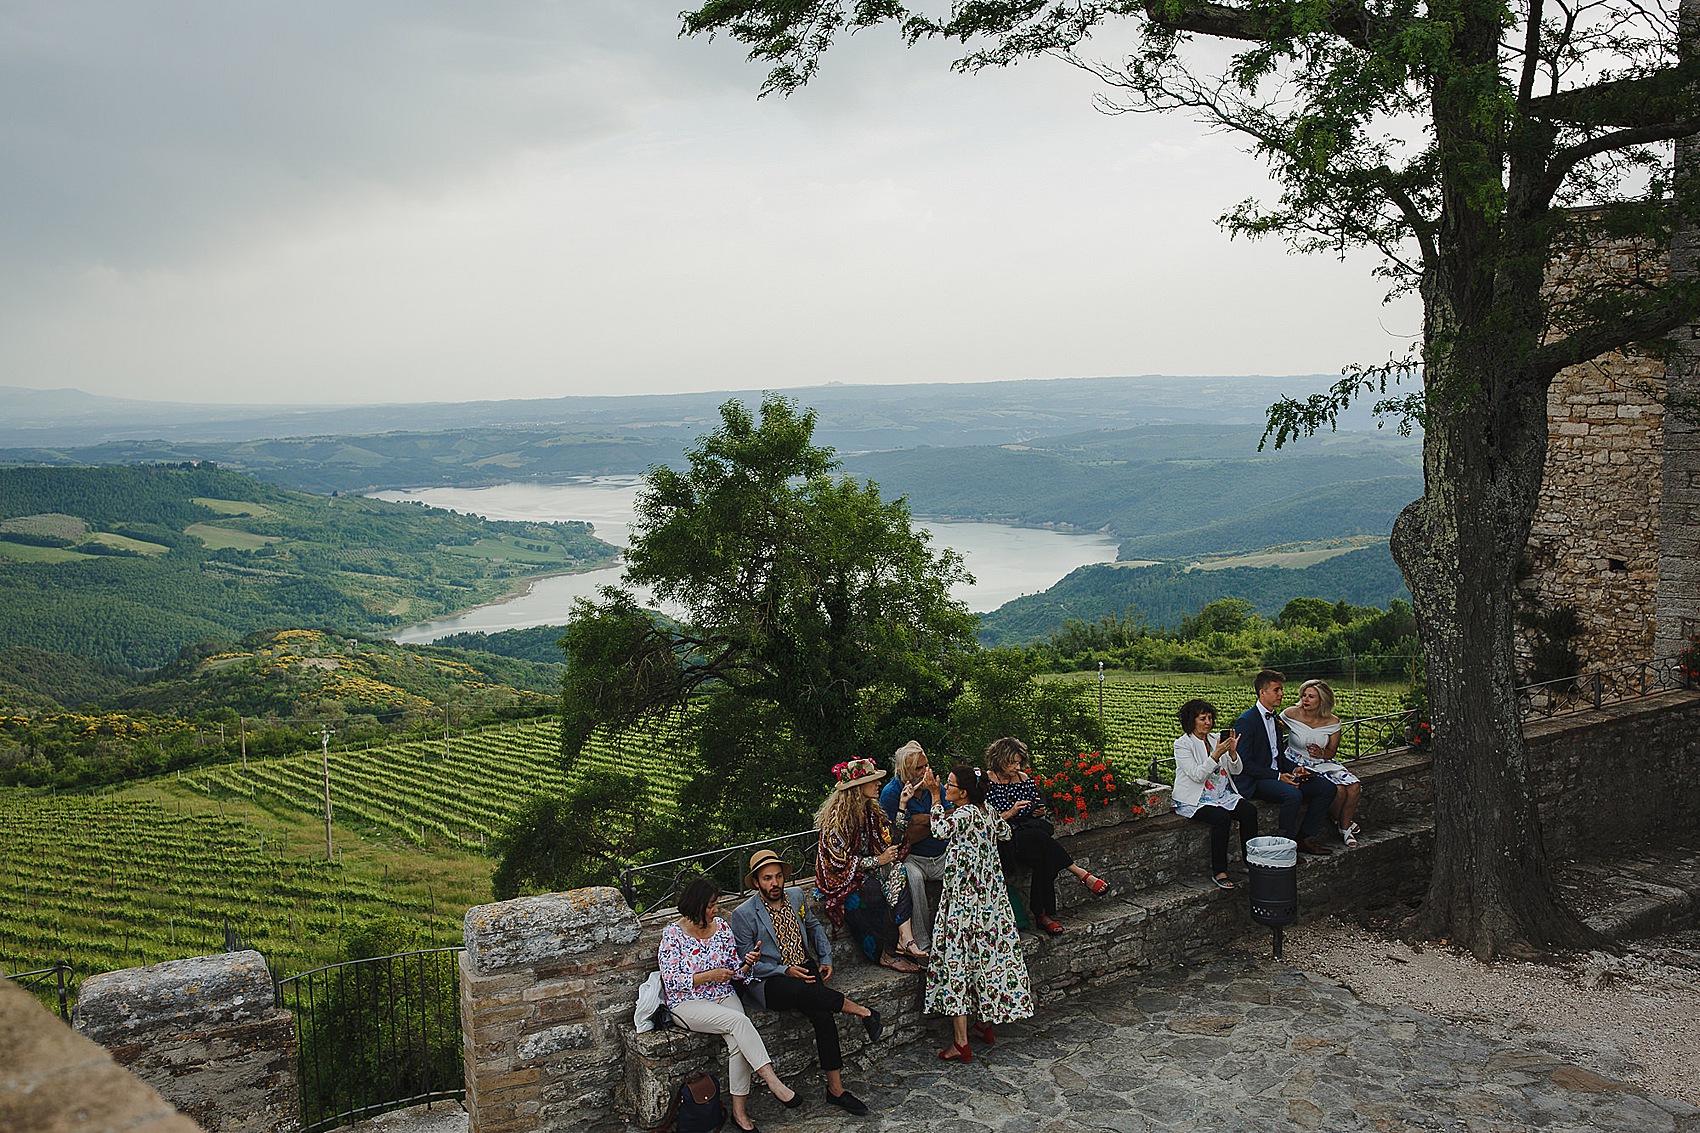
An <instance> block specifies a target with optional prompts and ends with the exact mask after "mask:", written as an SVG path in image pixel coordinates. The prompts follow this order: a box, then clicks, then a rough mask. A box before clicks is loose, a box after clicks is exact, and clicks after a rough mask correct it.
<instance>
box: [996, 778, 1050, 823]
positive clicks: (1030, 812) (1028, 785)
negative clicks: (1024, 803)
mask: <svg viewBox="0 0 1700 1133" xmlns="http://www.w3.org/2000/svg"><path fill="white" fill-rule="evenodd" d="M1022 799H1027V800H1028V801H1030V802H1031V803H1032V804H1033V805H1032V806H1030V807H1028V808H1027V809H1026V810H1024V811H1022V812H1021V813H1020V814H1017V815H1013V816H1011V819H1010V821H1016V820H1018V819H1020V818H1023V817H1031V818H1049V817H1050V811H1048V810H1046V809H1045V800H1043V799H1041V798H1040V797H1039V784H1038V783H1036V782H1034V781H1033V779H1032V778H1031V777H1030V776H1026V775H1023V776H1022V777H1021V779H1020V780H1019V781H1017V782H1014V783H999V782H997V781H996V780H994V779H992V778H991V776H987V777H986V805H987V806H988V807H990V808H991V811H992V813H993V814H996V815H1002V814H1003V813H1004V812H1005V811H1007V810H1009V808H1010V807H1012V806H1014V805H1015V804H1016V803H1018V802H1020V801H1021V800H1022Z"/></svg>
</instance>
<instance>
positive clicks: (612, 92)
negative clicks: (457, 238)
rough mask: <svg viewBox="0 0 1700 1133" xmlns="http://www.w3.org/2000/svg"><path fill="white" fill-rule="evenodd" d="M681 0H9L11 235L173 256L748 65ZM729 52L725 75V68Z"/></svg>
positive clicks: (42, 245)
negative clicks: (694, 40) (685, 17)
mask: <svg viewBox="0 0 1700 1133" xmlns="http://www.w3.org/2000/svg"><path fill="white" fill-rule="evenodd" d="M665 13H666V10H665V6H648V5H639V4H633V3H629V2H621V0H609V2H597V0H568V2H557V3H547V2H530V3H518V2H512V0H506V2H495V3H478V4H466V3H450V2H446V0H437V2H419V0H379V2H361V3H329V2H325V0H317V2H312V0H309V2H305V3H303V2H299V0H290V2H279V0H269V2H264V3H237V4H229V3H219V2H200V3H196V2H186V0H152V2H148V3H131V2H125V0H108V2H105V3H73V4H66V3H61V2H57V0H47V2H41V3H26V4H23V5H11V6H9V15H8V19H7V21H6V23H5V25H4V27H3V28H0V101H3V104H4V105H5V106H6V107H7V108H8V109H7V114H6V116H5V118H4V120H3V121H0V182H3V184H4V185H5V195H6V199H7V202H8V203H7V208H6V209H5V210H4V213H3V214H0V241H3V242H4V246H5V247H6V249H7V251H8V255H9V257H10V258H11V259H12V261H13V264H14V269H15V267H16V265H17V263H18V261H19V260H20V259H22V260H24V261H27V262H32V263H34V264H35V265H36V266H37V267H38V268H46V267H50V266H58V267H61V268H64V267H78V266H82V265H86V264H94V263H99V264H107V265H111V266H114V267H117V268H119V269H120V270H132V269H136V268H145V267H149V266H152V265H154V264H156V263H159V262H161V261H170V260H173V259H176V258H177V257H179V256H181V255H183V254H185V253H188V254H193V253H194V252H195V251H197V250H202V249H205V248H206V247H207V246H209V245H211V244H216V243H219V242H222V241H227V240H230V239H232V238H239V233H240V232H241V231H242V230H243V229H246V228H257V229H261V230H264V229H266V228H269V227H273V226H278V225H287V224H289V223H290V222H291V220H292V218H293V216H294V215H295V214H296V213H298V212H299V211H300V210H304V209H311V208H313V207H315V205H317V204H318V203H320V202H322V201H323V200H324V199H325V198H326V197H328V196H335V195H337V194H341V193H348V192H356V191H359V190H361V189H363V188H367V187H371V186H382V187H388V188H396V187H400V188H403V189H405V190H407V191H414V192H419V191H430V190H431V189H432V188H433V187H434V186H439V185H441V184H443V183H445V182H452V181H454V180H455V179H457V178H462V177H466V176H468V175H469V174H473V173H476V172H477V171H478V170H479V169H480V168H481V167H483V166H484V165H485V164H487V163H488V162H490V161H492V160H495V159H499V158H502V157H504V156H506V155H508V154H511V153H512V152H514V151H515V150H516V149H522V148H525V147H528V146H545V145H547V146H560V145H572V144H584V143H588V142H592V141H594V140H596V139H598V138H602V137H607V136H609V135H610V134H612V133H614V132H616V131H618V130H619V129H621V128H623V127H624V126H626V125H629V123H630V122H631V120H632V116H633V113H634V110H635V108H637V107H641V106H642V105H643V104H644V103H645V102H646V101H649V100H653V99H656V98H659V97H664V96H668V95H676V94H677V93H678V92H679V90H680V88H681V87H685V86H689V85H692V84H702V83H709V84H714V83H716V82H718V83H722V84H727V85H729V84H731V83H734V82H737V81H740V80H747V78H748V76H747V75H744V74H739V73H738V71H737V68H736V67H735V66H734V65H733V63H734V61H732V60H728V59H725V58H724V57H723V56H722V57H716V56H715V55H714V54H712V53H709V52H703V51H698V50H692V49H690V47H689V46H687V45H676V44H674V42H673V36H674V32H675V28H676V23H675V21H674V19H673V18H672V17H671V16H670V15H667V14H665ZM717 67H718V69H719V71H720V72H721V74H720V75H719V76H718V77H716V76H715V75H714V72H715V70H716V68H717Z"/></svg>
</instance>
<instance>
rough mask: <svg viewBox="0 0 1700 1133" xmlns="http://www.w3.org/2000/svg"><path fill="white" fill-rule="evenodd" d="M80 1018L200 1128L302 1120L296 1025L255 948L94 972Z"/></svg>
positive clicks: (235, 1129)
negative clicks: (276, 998) (278, 1003)
mask: <svg viewBox="0 0 1700 1133" xmlns="http://www.w3.org/2000/svg"><path fill="white" fill-rule="evenodd" d="M73 1023H74V1025H75V1026H76V1027H77V1029H78V1030H80V1031H82V1032H83V1033H84V1034H85V1035H87V1036H88V1037H89V1038H90V1039H92V1040H94V1041H95V1042H98V1043H100V1044H101V1045H102V1046H104V1047H106V1048H107V1049H108V1050H109V1051H111V1053H112V1057H113V1059H114V1061H116V1062H117V1063H118V1065H120V1066H123V1067H125V1068H126V1069H128V1070H130V1071H131V1072H132V1073H134V1074H135V1075H136V1076H137V1077H139V1078H140V1079H142V1081H144V1082H146V1083H147V1084H148V1085H150V1086H152V1087H154V1088H155V1089H157V1090H158V1091H159V1092H160V1094H161V1095H163V1096H164V1097H165V1098H166V1099H167V1100H168V1101H170V1102H171V1103H172V1104H173V1105H174V1106H176V1107H177V1109H178V1110H180V1111H181V1112H182V1113H184V1114H186V1115H187V1116H189V1117H191V1118H193V1119H194V1120H195V1122H196V1123H197V1124H199V1125H200V1126H201V1128H203V1129H206V1130H211V1131H213V1133H292V1131H294V1130H296V1129H298V1128H300V1105H301V1099H300V1093H299V1086H298V1082H297V1077H296V1057H297V1048H296V1041H295V1023H294V1019H293V1018H292V1017H291V1016H290V1014H289V1012H287V1011H281V1010H279V1009H277V1008H276V1007H275V1006H274V1005H273V993H272V983H271V975H270V973H269V972H268V971H267V970H266V963H265V960H264V959H263V958H262V957H261V956H260V954H259V953H258V952H251V951H250V952H231V953H227V954H224V955H219V956H201V957H196V958H193V959H188V960H170V961H167V962H166V963H163V964H154V965H152V966H150V967H146V968H129V969H126V970H124V971H120V972H108V973H106V974H105V975H99V976H91V977H89V978H88V979H87V980H85V981H84V982H83V985H82V988H81V990H80V992H79V993H78V996H77V1007H76V1011H75V1014H74V1016H73Z"/></svg>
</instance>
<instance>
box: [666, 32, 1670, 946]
mask: <svg viewBox="0 0 1700 1133" xmlns="http://www.w3.org/2000/svg"><path fill="white" fill-rule="evenodd" d="M936 10H937V9H931V8H929V10H927V11H918V10H914V9H911V8H909V7H907V6H906V5H904V4H903V3H901V2H900V0H709V2H708V3H705V4H703V5H702V6H701V7H700V8H698V9H696V10H695V11H690V12H686V13H685V14H684V17H683V19H684V25H683V30H684V32H685V33H687V34H698V33H708V34H713V33H722V32H723V33H726V34H729V35H731V36H733V37H734V38H736V39H738V40H740V41H741V42H743V43H745V44H747V45H749V47H750V49H751V50H750V54H751V58H752V59H754V60H757V61H759V62H762V63H764V64H767V65H769V66H770V67H771V70H770V71H769V73H768V77H767V82H766V85H765V87H764V88H763V91H764V93H767V92H772V91H779V92H785V93H789V92H791V91H794V90H796V89H797V88H799V87H801V86H802V85H803V84H805V83H807V81H808V80H809V79H810V78H811V77H812V76H813V75H814V74H815V73H816V71H817V69H818V67H819V65H820V61H821V58H822V56H823V55H824V53H825V52H826V51H827V50H828V49H829V47H830V46H831V45H832V44H833V43H834V42H835V41H836V40H837V39H838V38H839V36H840V35H841V34H843V33H845V32H846V31H854V30H859V29H864V28H869V27H873V26H875V25H879V24H892V25H895V26H896V27H897V28H899V29H900V30H901V33H902V34H903V35H904V36H905V37H906V38H907V39H908V40H909V41H910V42H915V41H917V40H920V39H923V38H941V39H949V40H957V41H960V42H961V43H962V44H963V45H964V48H965V53H964V54H963V56H962V57H961V58H960V59H959V61H958V63H957V66H958V67H960V68H963V69H967V70H973V69H977V68H981V67H986V66H999V65H1004V64H1009V63H1013V62H1016V61H1018V60H1021V59H1025V58H1028V57H1031V56H1035V55H1041V54H1055V55H1061V56H1063V57H1065V58H1068V59H1070V60H1071V61H1073V62H1074V63H1075V64H1076V65H1078V66H1081V67H1083V68H1085V69H1087V70H1089V71H1091V72H1092V73H1094V74H1096V75H1097V76H1098V77H1099V78H1100V79H1102V80H1103V81H1104V83H1105V84H1106V87H1105V93H1104V95H1103V97H1102V98H1101V100H1100V101H1101V105H1102V106H1103V107H1104V108H1106V109H1110V110H1116V111H1126V112H1133V113H1140V112H1160V111H1178V112H1181V113H1186V114H1191V115H1194V116H1196V117H1197V118H1198V119H1200V120H1201V121H1202V122H1203V123H1204V124H1206V125H1207V126H1209V127H1211V128H1215V129H1225V130H1228V131H1232V132H1234V133H1236V134H1237V135H1239V136H1240V137H1242V138H1243V139H1245V140H1246V142H1247V144H1248V146H1249V148H1250V149H1251V150H1252V152H1253V153H1255V154H1256V155H1257V156H1258V157H1259V158H1261V159H1262V160H1263V161H1264V162H1265V163H1266V164H1267V165H1268V167H1269V169H1270V172H1271V174H1272V175H1273V177H1274V180H1275V182H1276V183H1277V185H1278V186H1279V196H1278V199H1276V200H1275V201H1273V202H1268V203H1262V202H1257V201H1245V202H1243V203H1241V204H1240V205H1239V206H1237V207H1235V208H1233V209H1232V210H1230V211H1229V212H1228V213H1227V214H1226V215H1225V216H1224V217H1223V218H1222V220H1223V223H1224V225H1225V226H1226V227H1227V228H1228V230H1229V231H1230V232H1232V233H1235V234H1241V235H1246V236H1252V237H1259V236H1276V237H1279V238H1282V239H1284V240H1286V241H1287V242H1288V243H1289V245H1290V246H1291V247H1292V248H1293V249H1294V250H1296V251H1300V252H1329V253H1339V252H1342V251H1344V250H1345V249H1347V248H1352V247H1367V248H1369V249H1372V250H1374V251H1376V252H1378V253H1379V254H1380V267H1379V269H1378V270H1379V273H1380V275H1381V277H1382V278H1383V279H1384V280H1385V281H1386V284H1387V286H1388V288H1389V290H1390V291H1391V292H1393V293H1400V292H1408V291H1415V292H1416V293H1417V294H1419V295H1420V296H1421V299H1422V302H1423V312H1424V321H1423V332H1422V336H1421V340H1420V342H1419V343H1418V344H1417V345H1416V347H1415V349H1414V350H1413V352H1412V353H1411V354H1410V355H1408V356H1404V357H1396V358H1394V359H1392V360H1390V361H1389V362H1387V363H1385V364H1375V365H1367V366H1360V367H1357V368H1354V369H1352V370H1349V371H1348V372H1347V373H1346V375H1345V376H1344V378H1343V379H1342V380H1341V381H1340V382H1339V383H1338V384H1336V385H1335V386H1334V388H1333V389H1331V390H1330V391H1328V392H1327V393H1322V394H1317V395H1314V396H1311V397H1309V398H1308V399H1306V400H1303V401H1300V400H1297V399H1292V398H1288V399H1284V400H1283V401H1281V402H1280V403H1278V404H1277V405H1276V406H1275V407H1274V408H1273V409H1272V410H1271V414H1270V421H1269V428H1268V431H1267V432H1266V434H1265V439H1266V441H1273V442H1274V443H1275V444H1276V445H1277V446H1280V445H1282V444H1284V443H1287V442H1288V441H1291V440H1293V439H1295V438H1298V437H1302V436H1305V435H1307V434H1309V433H1312V432H1315V431H1316V430H1318V429H1320V428H1326V427H1330V426H1331V425H1332V424H1333V422H1334V421H1335V420H1336V418H1337V415H1338V414H1339V412H1340V411H1341V410H1342V409H1343V408H1344V407H1345V406H1346V405H1347V404H1348V403H1350V402H1351V401H1352V400H1354V399H1355V398H1358V397H1361V396H1366V395H1367V396H1380V397H1381V398H1382V401H1381V402H1380V407H1381V408H1383V409H1384V410H1387V411H1390V412H1392V413H1394V414H1396V415H1397V416H1398V417H1399V418H1400V419H1401V421H1402V423H1403V425H1404V426H1405V427H1410V426H1411V425H1412V424H1415V423H1420V424H1421V425H1422V427H1423V457H1424V460H1423V463H1424V490H1423V496H1422V498H1421V499H1419V500H1417V501H1416V502H1414V503H1412V504H1411V505H1410V506H1409V507H1407V508H1406V509H1405V510H1404V511H1403V512H1402V513H1401V514H1400V517H1399V519H1398V521H1397V522H1396V523H1395V525H1394V530H1393V549H1394V555H1395V558H1396V559H1397V560H1398V562H1399V564H1400V567H1401V569H1402V570H1403V572H1404V574H1405V578H1406V582H1407V584H1408V585H1409V587H1410V590H1411V593H1412V597H1413V600H1414V601H1413V604H1414V606H1415V609H1416V612H1417V617H1418V620H1419V627H1420V630H1421V637H1422V641H1423V647H1424V651H1425V654H1426V657H1427V662H1428V674H1429V692H1430V695H1431V698H1432V700H1431V703H1432V710H1433V713H1434V734H1435V741H1436V743H1435V752H1436V755H1435V782H1436V811H1437V828H1436V846H1435V857H1434V873H1433V880H1432V884H1431V886H1430V891H1429V897H1428V900H1427V902H1426V903H1425V905H1424V908H1423V911H1422V914H1421V916H1420V918H1419V921H1418V923H1417V926H1416V927H1418V928H1419V929H1420V930H1422V931H1424V932H1426V933H1429V934H1433V935H1441V936H1447V937H1450V938H1451V939H1453V940H1454V941H1456V942H1458V943H1460V944H1462V945H1464V946H1466V947H1469V948H1471V949H1472V950H1473V951H1474V952H1476V954H1477V955H1479V956H1483V957H1486V956H1491V955H1495V954H1498V953H1528V952H1534V951H1539V950H1543V949H1546V948H1552V947H1571V946H1580V945H1586V944H1589V943H1591V942H1592V941H1593V939H1594V938H1593V936H1592V934H1591V933H1590V932H1589V931H1588V930H1587V929H1586V928H1585V927H1584V926H1583V925H1582V924H1581V923H1580V921H1578V920H1577V919H1576V918H1575V917H1574V916H1572V915H1570V914H1569V913H1568V912H1567V911H1565V910H1564V909H1563V908H1562V907H1561V905H1560V904H1559V903H1558V901H1557V898H1556V895H1555V891H1554V887H1553V885H1552V878H1551V876H1550V873H1549V870H1548V868H1547V858H1546V853H1545V849H1544V847H1543V843H1542V839H1541V832H1540V822H1539V817H1538V815H1537V813H1536V806H1535V792H1534V777H1535V772H1534V771H1533V770H1532V769H1531V768H1530V766H1529V764H1528V760H1527V758H1526V755H1525V750H1524V746H1523V739H1522V730H1521V723H1520V721H1519V719H1518V715H1517V703H1516V697H1515V695H1514V693H1513V689H1514V687H1515V683H1516V676H1515V656H1514V651H1513V647H1512V640H1513V639H1512V632H1513V615H1514V610H1515V606H1516V602H1515V596H1514V582H1515V575H1516V570H1517V563H1518V560H1519V558H1520V557H1521V555H1522V552H1523V549H1524V547H1525V545H1526V544H1527V541H1528V537H1529V531H1530V526H1531V524H1532V521H1533V515H1534V510H1535V506H1536V502H1537V498H1538V493H1539V488H1540V483H1541V477H1542V474H1543V471H1544V462H1545V454H1546V441H1547V419H1546V396H1547V389H1548V386H1549V385H1550V384H1551V382H1552V380H1553V378H1554V376H1555V375H1557V374H1558V372H1559V371H1560V370H1562V369H1563V368H1565V367H1567V366H1571V365H1575V364H1578V363H1582V362H1586V361H1588V360H1590V359H1593V358H1595V357H1597V356H1599V355H1601V354H1603V353H1606V352H1608V351H1614V350H1623V349H1632V348H1633V349H1641V350H1653V351H1667V352H1668V351H1669V350H1670V349H1671V347H1672V345H1673V344H1672V343H1671V342H1670V341H1669V340H1668V339H1667V337H1666V336H1667V335H1669V334H1670V332H1671V331H1673V330H1674V329H1675V328H1677V327H1678V326H1681V325H1683V324H1685V323H1687V322H1690V321H1691V320H1693V319H1694V318H1695V317H1696V314H1697V313H1700V281H1697V280H1696V279H1695V278H1693V277H1692V276H1683V275H1679V274H1675V273H1670V274H1667V273H1665V272H1664V271H1663V270H1662V269H1661V267H1660V265H1659V264H1658V262H1657V261H1658V257H1657V255H1653V254H1647V253H1648V252H1649V251H1656V249H1658V248H1659V247H1660V246H1662V245H1665V244H1667V243H1668V242H1669V240H1670V237H1671V235H1672V233H1673V231H1674V230H1675V228H1676V226H1677V225H1679V224H1684V223H1689V222H1691V221H1692V220H1693V216H1694V212H1695V205H1696V198H1697V197H1700V194H1697V193H1696V192H1695V191H1694V190H1693V186H1692V179H1691V178H1689V177H1687V176H1680V175H1679V169H1678V167H1677V165H1676V163H1675V161H1674V159H1673V155H1672V149H1671V143H1672V142H1675V141H1678V140H1681V139H1687V138H1691V137H1693V136H1694V135H1695V134H1696V133H1700V112H1697V99H1696V97H1695V89H1694V78H1695V77H1696V75H1697V74H1700V61H1697V60H1695V59H1694V58H1692V57H1691V56H1686V55H1685V53H1684V52H1683V51H1682V50H1681V48H1682V47H1683V42H1682V41H1683V38H1684V35H1685V34H1687V32H1686V30H1685V29H1679V24H1680V23H1683V22H1684V21H1686V19H1687V16H1686V14H1679V12H1678V11H1677V10H1676V9H1675V8H1674V7H1672V6H1668V5H1661V4H1648V3H1643V2H1641V0H1514V2H1512V3H1505V2H1504V0H1052V2H1048V3H1037V2H1033V0H954V2H953V3H951V4H950V5H949V6H948V9H946V14H943V15H935V14H932V13H933V12H934V11H936ZM1111 21H1114V22H1116V23H1117V24H1118V25H1119V26H1121V27H1125V28H1130V29H1131V30H1132V31H1133V33H1134V35H1135V46H1134V48H1133V50H1132V51H1131V52H1130V53H1129V54H1128V55H1127V56H1126V57H1125V58H1123V59H1121V60H1119V61H1114V62H1103V61H1098V60H1094V59H1092V58H1090V57H1089V50H1090V46H1091V44H1090V38H1089V37H1090V36H1091V35H1092V33H1093V32H1094V31H1095V30H1096V29H1098V28H1100V27H1101V26H1103V25H1105V24H1106V23H1108V22H1111ZM1679 30H1681V31H1683V34H1679ZM1209 41H1218V42H1220V43H1224V44H1227V45H1229V47H1230V53H1229V54H1227V55H1226V56H1224V55H1223V53H1222V51H1221V49H1220V48H1219V47H1215V48H1212V47H1211V46H1210V44H1209ZM1555 264H1556V265H1560V266H1561V267H1562V268H1563V270H1562V272H1560V273H1558V274H1557V275H1556V276H1549V267H1551V266H1553V265H1555ZM1401 380H1405V381H1406V382H1407V383H1408V384H1407V385H1406V386H1404V387H1403V388H1401V387H1400V386H1399V385H1398V382H1399V381H1401ZM1419 387H1420V388H1419Z"/></svg>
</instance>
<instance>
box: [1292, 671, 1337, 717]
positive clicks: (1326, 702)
mask: <svg viewBox="0 0 1700 1133" xmlns="http://www.w3.org/2000/svg"><path fill="white" fill-rule="evenodd" d="M1307 688H1314V689H1315V690H1316V706H1317V707H1318V708H1320V709H1322V714H1323V715H1324V716H1332V715H1334V690H1333V689H1331V688H1329V687H1328V682H1327V681H1317V680H1309V681H1306V682H1305V683H1304V684H1302V685H1300V686H1299V695H1300V696H1303V695H1304V694H1305V689H1307Z"/></svg>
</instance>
